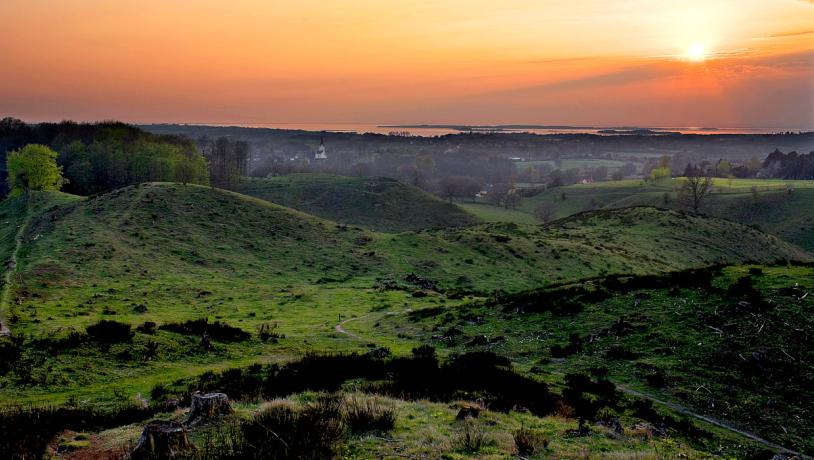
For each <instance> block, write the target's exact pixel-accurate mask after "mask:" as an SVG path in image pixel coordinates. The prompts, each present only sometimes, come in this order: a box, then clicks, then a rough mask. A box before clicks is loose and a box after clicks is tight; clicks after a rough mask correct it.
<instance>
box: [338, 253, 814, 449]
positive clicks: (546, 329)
mask: <svg viewBox="0 0 814 460" xmlns="http://www.w3.org/2000/svg"><path fill="white" fill-rule="evenodd" d="M709 276H710V277H709V278H705V277H698V278H696V279H691V278H689V277H687V278H685V279H683V280H682V279H674V280H671V281H668V282H667V283H666V284H664V285H661V286H660V285H658V284H657V283H655V282H652V281H650V282H648V283H646V284H640V285H636V284H635V283H631V284H633V287H632V288H625V287H624V284H618V283H615V284H607V285H601V284H596V285H589V284H586V285H582V286H572V287H571V288H572V290H571V291H570V294H569V295H567V296H566V297H562V298H561V297H559V296H558V295H557V294H553V293H547V292H545V291H537V292H531V293H527V294H524V295H522V296H518V297H513V296H507V297H504V298H502V299H501V300H500V302H498V303H494V302H488V303H472V304H466V305H462V306H460V307H458V308H451V309H447V310H445V311H438V310H437V309H435V310H425V311H424V312H425V313H423V314H419V313H421V312H416V313H413V314H409V315H407V314H405V315H398V316H394V317H392V318H391V319H390V320H389V321H387V322H381V323H379V324H378V325H376V324H374V323H375V322H376V320H375V319H372V318H371V319H361V320H359V321H356V322H354V323H352V324H349V325H348V329H349V330H350V331H352V332H354V333H356V334H358V335H360V336H365V335H366V334H368V333H370V332H368V331H375V333H377V334H385V333H388V332H391V333H392V332H394V331H398V332H399V333H401V334H406V335H410V336H412V337H416V338H419V339H420V340H423V341H424V342H425V343H427V344H430V345H433V346H436V347H439V348H440V349H444V350H447V351H448V352H473V351H478V350H489V351H492V352H495V353H498V354H500V355H503V356H508V357H510V358H511V359H512V361H514V362H515V363H517V364H518V366H520V367H523V368H525V369H527V370H529V371H530V372H532V373H537V374H539V375H542V376H553V377H554V378H557V377H556V376H559V378H562V376H563V375H564V374H565V373H567V372H574V371H575V370H576V371H580V372H589V371H590V370H591V369H595V368H597V367H599V368H605V369H607V372H608V375H609V377H610V379H611V380H612V381H614V382H616V383H618V384H622V385H623V386H624V388H627V389H630V390H634V391H637V392H640V393H644V394H646V395H653V396H655V397H656V398H658V399H660V400H665V401H670V402H673V403H677V404H679V405H682V406H686V407H689V408H690V410H693V411H696V412H697V413H700V414H704V415H709V416H713V417H716V418H718V419H721V420H727V421H729V422H733V423H734V425H735V426H737V427H740V428H744V429H748V430H751V431H753V432H756V433H758V434H759V435H761V436H764V437H766V438H768V439H770V440H773V441H775V442H778V443H780V444H782V445H785V446H790V447H794V448H796V449H798V450H800V451H803V452H808V453H809V454H810V453H812V452H814V442H812V440H814V436H812V435H814V423H812V421H813V420H814V418H812V415H814V404H812V401H814V392H813V391H814V390H813V389H814V372H812V369H814V367H812V364H814V350H812V349H811V346H810V341H809V340H808V337H810V336H811V334H812V333H814V321H812V319H811V314H812V312H814V298H812V296H811V295H810V294H811V292H812V290H814V266H808V267H805V266H774V267H756V266H733V267H726V268H724V269H723V270H721V271H720V272H716V271H711V272H710V273H709ZM704 280H706V281H709V280H711V283H710V284H706V282H705V281H704ZM582 289H587V291H585V290H582ZM592 289H598V290H596V291H592ZM605 289H608V291H605ZM586 292H587V294H586ZM509 312H511V314H507V313H509ZM473 318H476V320H475V321H473ZM792 420H793V421H794V422H791V421H792Z"/></svg>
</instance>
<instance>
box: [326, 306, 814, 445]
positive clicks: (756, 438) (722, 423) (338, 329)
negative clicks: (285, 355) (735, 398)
mask: <svg viewBox="0 0 814 460" xmlns="http://www.w3.org/2000/svg"><path fill="white" fill-rule="evenodd" d="M410 311H411V309H409V308H408V309H407V310H404V311H393V312H387V313H385V314H383V315H381V316H382V318H384V317H386V316H392V315H398V314H404V313H408V312H410ZM373 315H374V313H368V314H366V315H362V316H357V317H354V318H348V319H346V320H343V321H340V322H339V323H337V324H336V327H334V329H335V330H336V332H338V333H340V334H344V335H347V336H348V337H351V338H353V339H356V340H366V339H365V338H364V337H362V336H360V335H358V334H355V333H353V332H348V331H347V330H346V329H345V327H344V326H345V324H347V323H350V322H351V321H356V320H359V319H363V318H367V317H370V316H373ZM615 385H616V388H618V389H619V391H621V392H623V393H626V394H629V395H631V396H636V397H638V398H642V399H647V400H649V401H652V402H654V403H656V404H659V405H661V406H665V407H668V408H670V409H672V410H674V411H676V412H678V413H680V414H683V415H686V416H688V417H692V418H695V419H698V420H701V421H702V422H706V423H709V424H710V425H715V426H717V427H718V428H722V429H724V430H727V431H729V432H731V433H735V434H737V435H740V436H743V437H745V438H748V439H750V440H752V441H754V442H756V443H759V444H762V445H764V446H766V447H768V448H770V449H774V450H776V451H777V452H779V453H782V454H787V455H793V456H795V457H798V458H801V459H806V460H814V457H811V456H809V455H806V454H803V453H801V452H797V451H796V450H792V449H789V448H787V447H783V446H781V445H780V444H775V443H773V442H771V441H769V440H767V439H764V438H761V437H760V436H758V435H756V434H754V433H752V432H749V431H746V430H742V429H740V428H738V427H736V426H735V425H733V424H731V423H729V422H726V421H723V420H719V419H716V418H713V417H710V416H707V415H703V414H699V413H697V412H695V411H693V410H692V409H690V408H688V407H686V406H682V405H680V404H676V403H672V402H669V401H664V400H662V399H659V398H656V397H654V396H651V395H649V394H647V393H642V392H640V391H636V390H632V389H630V388H627V387H625V386H622V385H619V384H615Z"/></svg>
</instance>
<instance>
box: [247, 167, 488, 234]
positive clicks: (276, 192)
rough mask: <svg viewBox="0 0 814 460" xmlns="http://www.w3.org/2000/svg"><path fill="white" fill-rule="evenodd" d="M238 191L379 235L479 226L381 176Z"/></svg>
mask: <svg viewBox="0 0 814 460" xmlns="http://www.w3.org/2000/svg"><path fill="white" fill-rule="evenodd" d="M237 191H238V192H240V193H243V194H246V195H250V196H254V197H257V198H262V199H264V200H267V201H271V202H272V203H276V204H279V205H282V206H286V207H289V208H293V209H297V210H300V211H303V212H307V213H309V214H313V215H315V216H319V217H322V218H325V219H330V220H334V221H336V222H340V223H343V224H348V225H359V226H361V227H365V228H368V229H371V230H376V231H381V232H403V231H412V230H420V229H426V228H442V227H459V226H464V225H470V224H474V223H477V222H478V218H477V217H475V216H474V215H472V214H469V213H468V212H467V211H465V210H463V209H461V208H459V207H458V206H455V205H454V204H451V203H447V202H445V201H443V200H440V199H438V198H436V197H434V196H432V195H430V194H428V193H426V192H424V191H422V190H419V189H418V188H415V187H411V186H409V185H406V184H403V183H401V182H399V181H397V180H395V179H388V178H384V177H346V176H335V175H330V174H293V175H288V176H280V177H274V178H268V179H246V180H245V181H243V182H242V183H241V184H240V185H239V186H238V188H237Z"/></svg>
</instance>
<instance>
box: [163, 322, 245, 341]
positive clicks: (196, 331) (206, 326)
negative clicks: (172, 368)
mask: <svg viewBox="0 0 814 460" xmlns="http://www.w3.org/2000/svg"><path fill="white" fill-rule="evenodd" d="M158 328H159V329H161V330H165V331H170V332H175V333H178V334H185V335H203V334H204V333H206V334H207V335H208V336H209V337H210V338H211V339H213V340H217V341H219V342H242V341H244V340H248V339H250V338H251V335H250V334H249V333H248V332H246V331H244V330H243V329H240V328H239V327H234V326H230V325H228V324H226V323H225V322H220V321H215V322H214V323H210V322H209V319H208V318H203V319H195V320H189V321H185V322H183V323H167V324H162V325H161V326H158Z"/></svg>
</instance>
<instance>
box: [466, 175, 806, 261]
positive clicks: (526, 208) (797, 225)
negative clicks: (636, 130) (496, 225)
mask: <svg viewBox="0 0 814 460" xmlns="http://www.w3.org/2000/svg"><path fill="white" fill-rule="evenodd" d="M714 184H715V185H714V192H713V194H712V195H711V196H710V197H709V199H708V200H707V201H706V202H705V203H704V204H703V207H702V209H701V211H702V212H704V213H706V214H709V215H712V216H717V217H723V218H725V219H730V220H734V221H736V222H740V223H743V224H746V225H753V226H757V227H758V228H760V229H761V230H763V231H766V232H768V233H771V234H773V235H777V236H779V237H780V238H781V239H784V240H786V241H789V242H792V243H794V244H797V245H799V246H801V247H803V248H805V249H808V250H814V181H783V180H768V179H767V180H761V179H715V182H714ZM680 186H681V179H673V180H664V181H659V182H657V183H647V184H646V183H644V182H642V181H641V180H623V181H610V182H599V183H595V184H576V185H569V186H565V187H557V188H554V189H551V190H548V191H545V192H542V193H540V194H538V195H536V196H533V197H527V198H523V199H522V200H521V201H520V204H519V206H518V207H517V209H516V211H519V212H520V213H523V214H525V215H523V214H519V213H512V214H506V213H505V212H503V211H502V210H501V209H499V208H495V207H493V206H489V205H486V204H482V205H480V206H482V207H483V209H482V210H481V212H480V213H479V214H478V215H479V216H480V217H482V218H483V219H484V220H487V221H498V222H502V221H507V220H508V221H514V222H518V223H520V222H527V219H528V218H530V217H531V218H533V216H534V210H535V209H536V208H537V207H538V206H539V205H540V204H542V203H549V204H551V205H552V206H553V209H554V217H555V218H562V217H567V216H570V215H573V214H575V213H578V212H582V211H585V210H590V209H601V208H605V209H607V208H620V207H627V206H636V205H648V206H660V207H668V208H677V207H680V203H679V202H678V192H679V188H680ZM789 188H791V189H793V191H792V192H790V193H789V191H788V189H789Z"/></svg>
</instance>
